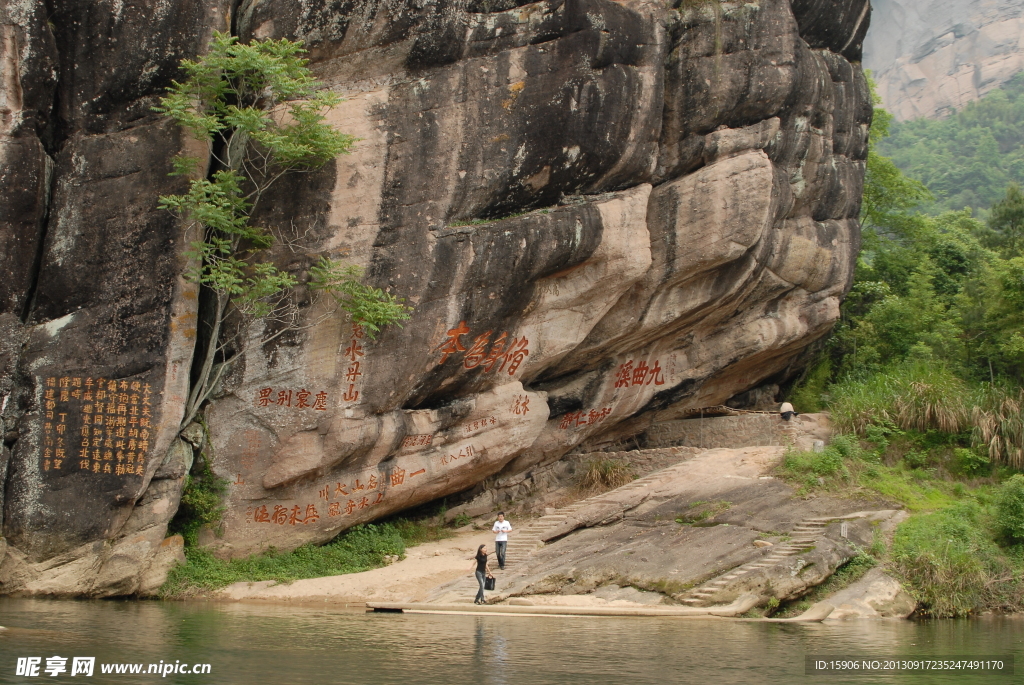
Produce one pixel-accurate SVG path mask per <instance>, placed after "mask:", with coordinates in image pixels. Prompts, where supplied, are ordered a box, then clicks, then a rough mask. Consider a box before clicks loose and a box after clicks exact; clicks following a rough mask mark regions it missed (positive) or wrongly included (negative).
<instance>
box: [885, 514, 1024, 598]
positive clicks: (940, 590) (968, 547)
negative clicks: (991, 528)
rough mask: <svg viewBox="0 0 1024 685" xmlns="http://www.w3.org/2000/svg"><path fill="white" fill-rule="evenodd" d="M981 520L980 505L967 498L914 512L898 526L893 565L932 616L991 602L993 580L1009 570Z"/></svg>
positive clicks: (893, 551)
mask: <svg viewBox="0 0 1024 685" xmlns="http://www.w3.org/2000/svg"><path fill="white" fill-rule="evenodd" d="M983 518H984V516H983V512H982V510H981V507H980V506H979V505H978V504H977V503H975V502H973V501H969V500H968V501H963V502H960V503H958V504H956V505H954V506H950V507H947V508H945V509H943V510H941V511H937V512H935V513H931V514H919V515H917V516H913V517H911V518H910V519H908V520H907V521H906V522H904V523H903V524H901V525H900V527H899V528H897V530H896V534H895V536H894V537H893V544H892V559H893V562H894V565H895V568H896V569H897V570H898V571H899V572H900V574H901V575H902V576H903V578H904V579H905V580H906V581H907V584H908V585H909V586H910V589H911V592H912V594H913V595H914V597H915V599H917V600H918V601H919V602H921V603H923V604H924V607H925V611H926V613H928V614H929V615H931V616H935V617H938V618H945V617H954V616H965V615H967V614H969V613H972V612H974V611H976V610H978V609H979V608H981V607H983V606H984V605H985V604H987V603H988V600H990V593H991V588H990V585H991V584H992V581H993V580H994V579H996V578H999V577H1001V576H1003V575H1004V574H1005V571H1006V570H1007V569H1006V567H1007V562H1006V560H1005V559H1004V558H1003V557H1002V555H1001V553H1000V551H999V549H998V547H997V546H996V544H995V543H994V542H993V541H992V539H991V537H990V536H989V534H988V532H987V530H986V526H985V521H984V520H983ZM1011 577H1012V576H1011Z"/></svg>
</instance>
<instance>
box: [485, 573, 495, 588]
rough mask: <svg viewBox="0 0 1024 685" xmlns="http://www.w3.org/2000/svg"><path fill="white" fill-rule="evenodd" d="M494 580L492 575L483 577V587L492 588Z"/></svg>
mask: <svg viewBox="0 0 1024 685" xmlns="http://www.w3.org/2000/svg"><path fill="white" fill-rule="evenodd" d="M495 582H496V581H495V580H494V576H487V577H486V578H484V589H485V590H493V589H494V585H495Z"/></svg>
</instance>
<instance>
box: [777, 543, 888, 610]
mask: <svg viewBox="0 0 1024 685" xmlns="http://www.w3.org/2000/svg"><path fill="white" fill-rule="evenodd" d="M877 565H878V561H877V560H876V559H875V558H874V557H873V556H871V555H870V554H867V553H865V552H859V553H858V554H857V555H856V556H854V557H853V558H851V559H850V560H849V561H847V562H846V563H845V564H843V565H842V566H840V567H839V568H837V569H836V571H835V573H833V574H832V575H831V576H829V577H828V579H827V580H826V581H825V582H824V583H822V584H821V585H818V586H816V587H814V589H812V590H811V591H810V593H809V594H807V595H805V596H804V597H802V598H801V599H799V600H797V601H795V602H789V603H787V604H785V605H784V606H783V607H782V609H781V610H780V611H779V612H778V613H777V614H776V615H777V616H778V617H779V618H792V617H793V616H798V615H800V614H802V613H803V612H805V611H807V610H808V609H810V608H811V607H812V606H813V605H814V604H816V603H817V602H820V601H823V600H825V599H826V598H828V597H830V596H831V595H833V594H835V593H837V592H839V591H840V590H842V589H844V588H846V587H848V586H849V585H851V584H852V583H854V582H856V581H858V580H860V578H861V577H862V576H863V575H864V574H865V573H867V572H868V571H870V570H871V569H872V568H874V567H875V566H877ZM772 599H775V598H774V597H773V598H772ZM770 603H771V602H770V600H769V604H770ZM777 606H778V603H777V602H776V607H777ZM771 613H774V612H766V615H770V614H771Z"/></svg>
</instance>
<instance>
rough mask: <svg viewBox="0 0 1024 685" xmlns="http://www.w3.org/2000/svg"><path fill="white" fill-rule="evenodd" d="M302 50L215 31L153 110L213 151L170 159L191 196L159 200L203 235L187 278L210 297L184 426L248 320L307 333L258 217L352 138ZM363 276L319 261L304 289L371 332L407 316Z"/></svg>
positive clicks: (241, 346) (290, 283) (239, 349)
mask: <svg viewBox="0 0 1024 685" xmlns="http://www.w3.org/2000/svg"><path fill="white" fill-rule="evenodd" d="M304 52H305V51H304V50H303V48H302V43H301V42H294V41H289V40H287V39H281V40H277V41H275V40H266V41H254V42H252V43H249V44H241V43H239V42H238V39H237V38H235V37H233V36H230V35H228V34H225V33H215V34H214V37H213V41H212V43H211V46H210V50H209V52H208V53H207V54H206V55H204V56H202V57H201V58H199V59H197V60H184V61H183V62H182V65H181V68H182V71H183V72H184V75H185V78H184V79H183V80H182V81H181V82H177V81H175V82H174V83H173V85H172V86H171V87H170V88H168V91H167V95H166V96H165V97H163V98H161V100H160V105H159V106H158V107H156V108H155V110H156V111H158V112H160V113H162V114H165V115H167V116H168V117H170V118H171V119H173V120H174V121H175V122H176V123H177V124H178V125H179V126H181V127H182V128H184V129H185V130H186V131H188V132H189V134H191V136H192V137H194V138H195V139H197V140H199V141H202V142H204V143H205V144H206V148H207V159H205V160H204V159H201V158H197V157H187V156H182V157H178V158H176V159H175V160H174V171H173V172H172V175H186V176H189V177H190V178H191V181H190V183H189V189H188V192H186V193H184V194H182V195H167V196H163V197H161V198H160V204H159V206H160V207H161V208H162V209H166V210H168V211H170V212H172V213H174V214H175V215H176V216H178V217H180V218H181V219H182V220H183V221H184V222H185V224H186V231H187V232H189V234H192V235H195V234H198V235H199V236H200V237H199V239H197V240H195V241H193V242H192V243H191V249H190V251H189V253H188V256H189V257H190V258H191V260H192V262H193V264H194V267H193V268H192V269H191V270H190V271H189V272H188V273H187V274H186V277H187V278H188V279H189V280H191V281H192V282H194V283H198V284H199V285H200V286H202V287H204V288H206V289H208V291H209V292H210V293H212V299H213V305H212V309H213V312H212V315H211V316H210V319H209V331H208V333H209V335H208V337H207V338H204V339H207V340H208V342H207V343H206V344H205V345H201V347H202V349H199V350H198V354H199V355H200V357H199V360H200V361H199V364H200V367H199V372H198V377H197V380H196V382H195V384H194V386H193V388H192V390H191V391H190V393H189V397H188V399H187V404H186V407H185V419H184V422H183V424H182V425H187V424H188V423H189V422H190V421H191V420H192V419H193V418H194V417H195V415H196V413H197V412H198V411H199V408H200V407H201V406H202V404H203V403H204V402H205V401H206V400H207V399H208V398H209V396H210V394H211V393H212V391H213V389H214V387H215V386H216V384H217V381H218V380H219V372H218V373H214V366H215V363H216V360H217V359H221V360H226V359H227V358H228V357H230V356H237V355H240V354H244V351H245V340H246V338H247V331H248V330H249V329H250V327H251V326H252V324H254V323H256V322H257V321H264V322H268V321H275V322H276V323H278V324H279V325H278V326H277V328H278V333H277V334H276V335H279V334H280V333H281V332H282V330H296V329H297V328H299V325H298V311H297V308H296V306H295V305H294V304H293V303H292V298H291V293H292V290H293V288H294V287H295V286H296V285H298V281H297V279H296V278H295V277H294V276H293V275H291V274H290V273H288V272H286V271H282V270H280V269H278V267H277V266H275V265H274V264H273V262H271V261H269V260H268V259H267V258H266V253H267V251H268V250H269V249H270V248H271V247H272V246H273V245H274V243H275V235H274V234H273V233H272V232H271V231H270V230H268V229H267V228H264V227H261V226H256V225H254V224H253V223H252V222H251V217H252V215H253V213H254V212H255V211H256V208H257V207H258V205H259V202H260V199H261V198H262V197H263V195H264V194H265V193H266V191H267V190H268V189H269V188H270V187H271V186H272V185H273V184H274V183H275V182H276V181H277V180H278V179H280V178H282V177H283V176H285V175H287V174H290V173H298V172H305V171H311V170H315V169H318V168H320V167H322V166H323V165H324V164H326V163H327V162H329V161H330V160H332V159H334V158H335V157H337V156H338V155H341V154H345V153H347V152H349V151H350V149H351V147H352V144H353V143H354V142H355V138H353V137H352V136H350V135H347V134H345V133H341V132H340V131H337V130H335V129H334V128H333V127H331V126H330V125H329V124H327V123H326V122H325V115H326V113H327V112H328V111H329V110H330V109H331V108H333V107H334V106H336V105H337V104H338V103H339V102H340V101H341V99H340V98H339V97H338V95H337V94H335V93H332V92H330V91H328V90H324V89H322V87H321V84H320V83H319V82H318V81H316V80H315V79H314V78H313V77H312V75H311V74H310V71H309V68H308V66H307V64H308V61H307V60H305V59H303V58H302V54H304ZM207 167H209V168H208V169H207ZM193 230H195V233H191V232H192V231H193ZM361 277H362V272H361V271H360V269H359V268H358V267H355V266H350V265H349V266H346V265H342V264H338V263H335V262H333V261H332V260H329V259H326V258H321V259H320V261H319V262H318V263H317V264H316V265H315V266H314V267H313V268H312V269H310V281H309V284H308V285H309V286H310V288H311V290H313V291H314V292H316V293H324V294H328V295H330V296H331V297H333V299H334V300H335V301H336V303H337V307H338V308H340V309H342V310H344V311H346V312H348V313H349V314H350V315H351V316H352V320H353V321H354V322H355V323H358V324H362V325H365V326H366V328H367V329H368V330H369V331H370V332H371V334H372V333H375V332H377V331H379V330H380V329H381V328H382V327H383V326H386V325H388V324H391V323H397V322H399V321H401V320H403V319H407V318H408V316H409V315H408V309H407V307H406V306H405V305H404V304H402V302H401V301H400V300H399V299H397V298H395V297H394V296H393V295H391V294H389V293H385V292H383V291H382V290H380V289H377V288H373V287H371V286H365V285H363V284H361V283H360V282H359V280H360V278H361ZM229 317H236V319H237V320H236V321H233V322H232V323H233V324H234V326H233V327H232V331H233V332H232V333H230V334H228V333H226V332H225V331H226V326H225V324H226V322H227V320H228V318H229ZM221 368H223V367H221Z"/></svg>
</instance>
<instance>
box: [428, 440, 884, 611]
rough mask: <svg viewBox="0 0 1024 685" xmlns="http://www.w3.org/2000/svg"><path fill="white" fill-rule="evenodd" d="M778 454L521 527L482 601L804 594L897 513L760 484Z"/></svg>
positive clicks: (660, 478)
mask: <svg viewBox="0 0 1024 685" xmlns="http://www.w3.org/2000/svg"><path fill="white" fill-rule="evenodd" d="M782 454H783V448H781V447H747V448H742V449H715V450H708V451H706V452H703V453H701V454H699V455H697V456H696V457H694V458H692V459H688V460H686V461H683V462H681V463H679V464H676V465H674V466H671V467H669V468H666V469H663V470H660V471H657V472H655V473H652V474H649V475H648V476H645V477H644V478H641V479H638V480H636V481H633V482H632V483H630V484H628V485H626V486H623V487H621V488H618V489H616V490H612V491H610V492H606V493H603V494H601V495H597V496H594V497H590V498H588V499H585V500H582V501H579V502H576V503H574V504H572V505H569V506H567V507H564V508H562V509H559V510H556V511H555V512H553V513H550V514H548V515H546V516H544V517H541V518H540V519H537V520H536V521H533V522H531V523H529V524H527V525H524V526H522V527H521V528H519V529H518V530H517V531H516V532H515V533H514V534H513V535H512V536H510V542H509V556H508V559H507V564H506V570H505V571H504V572H496V573H495V575H496V576H497V577H498V588H499V589H498V591H497V592H494V593H491V594H490V595H489V601H491V602H496V603H503V602H507V601H510V600H511V601H513V602H518V601H519V600H520V598H524V597H529V598H530V600H531V602H533V603H536V604H542V603H563V602H571V600H567V599H566V596H570V597H573V598H577V599H579V600H583V599H584V598H586V603H594V602H598V603H608V604H611V603H616V602H621V603H629V604H637V603H644V604H652V603H657V604H666V603H667V604H676V603H684V604H690V605H693V606H700V605H707V604H710V603H712V602H714V603H725V602H730V601H733V600H735V599H736V598H738V597H740V596H742V595H744V594H748V593H753V594H755V595H757V596H758V598H759V601H761V602H764V601H767V600H768V599H769V598H771V597H776V598H778V599H779V600H788V599H793V598H796V597H799V596H801V595H803V594H805V593H806V592H807V591H808V590H810V589H811V588H812V587H814V586H815V585H818V584H820V583H821V582H822V581H824V580H825V579H826V578H828V577H829V576H830V575H831V574H832V572H833V571H834V570H835V569H836V568H837V567H839V566H840V565H842V564H843V563H845V562H846V561H847V560H848V559H850V558H851V557H852V556H854V555H855V554H856V553H857V549H858V547H866V546H868V545H869V544H870V543H871V541H872V537H873V535H874V531H875V530H876V529H877V528H879V527H884V526H886V524H887V523H888V522H890V521H891V520H892V519H893V517H894V516H895V515H896V514H897V513H898V512H896V511H895V510H893V509H892V508H890V507H889V506H887V505H885V504H884V503H880V502H868V501H858V500H851V499H844V500H840V499H832V498H826V497H817V498H813V499H798V498H796V497H794V492H793V490H792V488H790V487H789V486H788V485H785V484H784V483H782V482H780V481H778V480H777V479H775V478H773V477H771V476H770V475H769V474H768V472H769V471H770V470H771V468H772V467H773V466H774V465H775V464H776V463H777V461H778V459H779V458H780V457H781V456H782ZM755 541H756V542H757V544H755ZM638 591H639V592H638ZM475 592H476V582H475V580H474V579H473V578H472V577H462V578H459V579H458V580H456V581H453V582H451V583H447V584H445V585H442V586H440V587H438V588H437V589H436V590H435V591H434V592H432V593H431V594H430V595H429V596H428V598H427V601H429V602H432V603H436V604H462V603H469V602H470V601H471V600H472V597H473V596H474V594H475ZM556 597H557V598H558V599H557V600H556V599H555V598H556ZM581 603H582V602H581Z"/></svg>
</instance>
